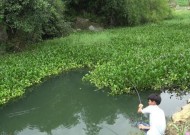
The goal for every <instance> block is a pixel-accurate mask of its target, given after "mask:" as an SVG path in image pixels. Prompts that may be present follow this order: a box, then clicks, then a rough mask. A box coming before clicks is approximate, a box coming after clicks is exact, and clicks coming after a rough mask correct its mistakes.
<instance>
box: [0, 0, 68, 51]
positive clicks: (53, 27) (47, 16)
mask: <svg viewBox="0 0 190 135" xmlns="http://www.w3.org/2000/svg"><path fill="white" fill-rule="evenodd" d="M63 5H64V3H63V2H62V1H61V0H55V1H52V0H19V1H13V0H2V9H1V13H2V14H1V16H0V17H1V18H2V23H3V25H4V26H5V28H6V31H7V35H8V42H9V43H10V46H12V47H14V48H15V47H16V48H20V47H21V46H22V45H25V44H28V43H35V42H38V41H40V40H42V39H43V37H44V38H48V37H49V38H50V37H56V36H61V35H63V34H64V32H65V31H66V30H65V26H66V23H65V21H64V16H63V9H64V6H63ZM67 27H68V26H67ZM10 46H9V47H10Z"/></svg>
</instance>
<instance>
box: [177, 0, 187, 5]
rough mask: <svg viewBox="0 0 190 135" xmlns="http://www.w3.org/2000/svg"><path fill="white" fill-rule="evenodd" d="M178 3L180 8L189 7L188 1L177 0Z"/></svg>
mask: <svg viewBox="0 0 190 135" xmlns="http://www.w3.org/2000/svg"><path fill="white" fill-rule="evenodd" d="M176 3H177V4H178V5H179V6H188V4H189V3H188V0H176Z"/></svg>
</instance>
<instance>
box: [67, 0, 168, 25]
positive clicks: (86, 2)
mask: <svg viewBox="0 0 190 135" xmlns="http://www.w3.org/2000/svg"><path fill="white" fill-rule="evenodd" d="M66 5H67V10H68V12H72V13H73V14H75V15H83V14H84V13H86V12H88V13H91V14H95V15H96V16H98V17H99V18H101V19H102V22H104V24H107V25H115V26H118V25H137V24H142V23H146V22H155V21H160V20H162V19H164V18H166V17H168V15H170V9H169V6H168V2H167V1H166V0H141V1H139V0H105V1H101V0H96V1H92V0H83V1H81V0H66Z"/></svg>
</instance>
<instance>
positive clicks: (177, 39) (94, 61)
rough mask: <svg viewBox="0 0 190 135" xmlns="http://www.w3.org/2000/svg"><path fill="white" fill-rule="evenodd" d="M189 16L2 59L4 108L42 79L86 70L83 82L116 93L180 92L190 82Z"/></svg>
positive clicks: (75, 37)
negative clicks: (151, 90) (82, 69)
mask: <svg viewBox="0 0 190 135" xmlns="http://www.w3.org/2000/svg"><path fill="white" fill-rule="evenodd" d="M189 26H190V16H189V11H186V12H182V11H180V12H179V13H177V14H176V15H175V16H174V18H173V19H172V20H166V21H164V22H161V23H158V24H148V25H144V26H137V27H128V28H117V29H110V30H105V31H102V32H95V33H92V32H81V33H74V34H72V35H70V36H68V37H65V38H60V39H54V40H49V41H45V42H43V43H40V44H38V45H36V47H34V48H33V49H31V50H28V51H26V52H22V53H17V54H6V55H3V56H1V57H0V61H1V63H0V104H5V103H7V102H8V101H9V100H10V99H13V98H15V97H19V96H21V95H23V94H24V93H25V90H26V88H27V87H29V86H31V85H33V84H36V83H40V82H41V81H42V78H45V77H47V76H50V75H55V74H59V73H61V72H63V71H69V70H71V69H77V68H84V67H88V68H89V70H90V72H89V74H87V75H85V77H84V78H83V79H84V80H87V81H90V82H91V83H93V84H95V85H96V86H97V87H98V88H100V89H101V88H105V87H107V88H109V89H110V92H111V93H112V94H122V93H130V92H131V90H132V89H133V88H134V85H135V87H137V89H139V90H146V89H154V90H160V89H161V88H164V87H167V88H180V89H183V90H187V89H188V87H189V82H190V64H189V63H190V59H189V57H190V47H189V45H190V40H189V37H190V32H189V30H188V28H189Z"/></svg>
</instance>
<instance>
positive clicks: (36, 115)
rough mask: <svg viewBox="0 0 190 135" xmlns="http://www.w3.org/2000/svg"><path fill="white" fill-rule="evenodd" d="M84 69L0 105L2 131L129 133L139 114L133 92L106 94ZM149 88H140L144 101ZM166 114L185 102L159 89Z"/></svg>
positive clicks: (18, 134)
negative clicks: (86, 80)
mask: <svg viewBox="0 0 190 135" xmlns="http://www.w3.org/2000/svg"><path fill="white" fill-rule="evenodd" d="M84 74H85V71H76V72H70V73H66V74H62V75H59V76H57V77H54V78H52V79H49V80H47V81H45V82H44V83H42V84H41V85H38V86H35V87H32V88H30V89H31V90H32V91H33V92H31V93H28V94H27V95H26V97H25V98H23V99H21V100H19V101H17V102H15V103H12V104H8V105H7V106H5V107H4V108H1V109H0V134H1V135H34V134H35V135H107V134H109V135H118V134H119V135H130V134H133V135H134V134H138V133H140V132H139V130H138V129H137V128H136V127H134V125H135V123H136V122H137V121H139V119H140V116H139V115H138V114H137V113H136V112H137V106H138V104H139V101H138V97H137V96H136V95H121V96H115V97H113V96H109V95H108V94H107V91H105V92H104V91H97V89H96V88H95V87H93V86H91V85H90V84H86V83H84V82H82V81H81V78H82V76H83V75H84ZM149 94H150V93H149V92H143V93H142V92H141V93H140V96H141V98H142V101H143V103H144V104H146V102H147V96H148V95H149ZM161 96H162V98H163V100H162V103H161V105H160V107H161V108H163V109H164V111H165V113H166V116H167V117H170V116H171V114H172V113H173V112H175V111H176V110H178V109H180V107H181V106H182V105H184V104H185V101H186V98H187V97H188V95H186V96H184V97H183V98H182V99H183V100H181V99H179V98H178V97H176V96H175V94H174V96H171V94H170V93H167V92H165V93H161Z"/></svg>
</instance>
